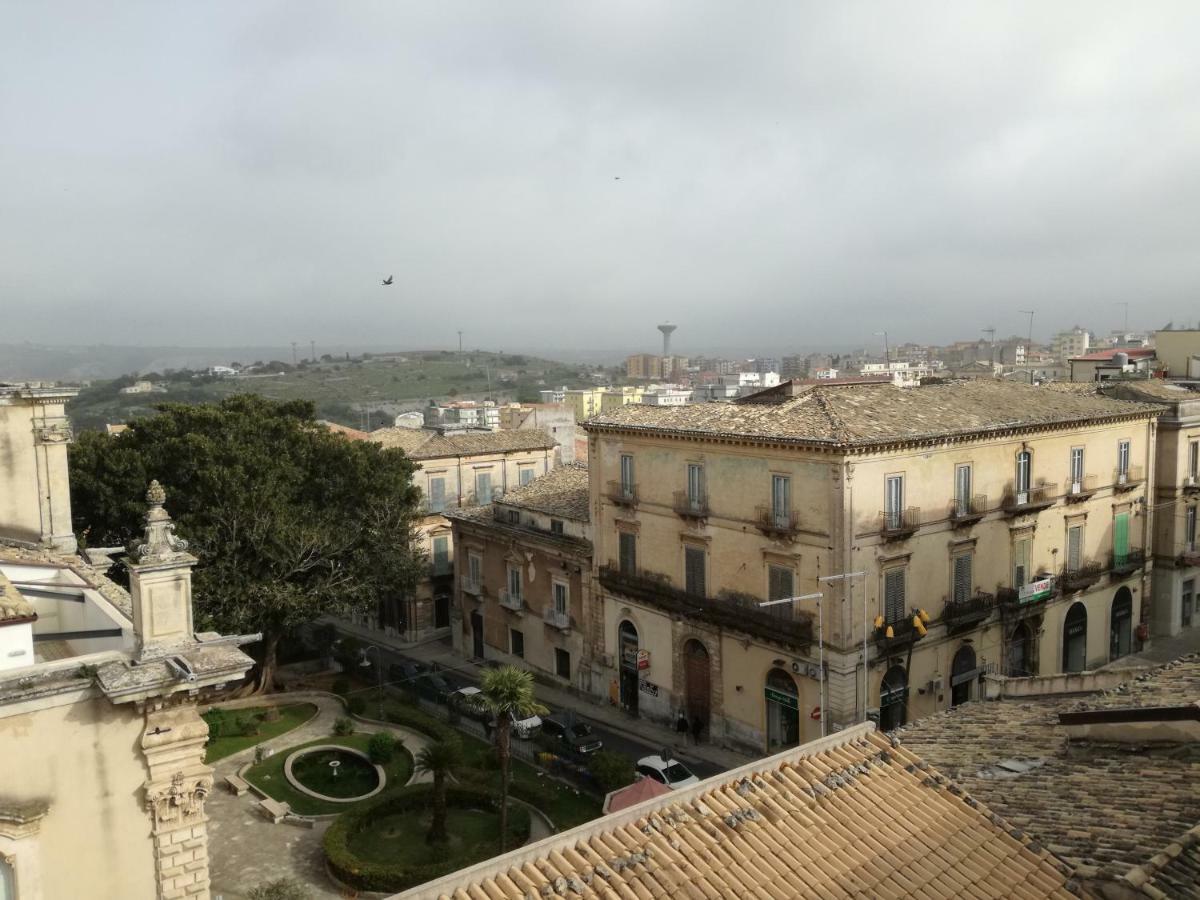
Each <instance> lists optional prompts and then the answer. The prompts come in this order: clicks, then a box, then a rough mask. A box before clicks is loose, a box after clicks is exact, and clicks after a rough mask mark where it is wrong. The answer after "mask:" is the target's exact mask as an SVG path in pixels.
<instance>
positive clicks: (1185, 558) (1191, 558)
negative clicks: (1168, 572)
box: [1175, 544, 1200, 566]
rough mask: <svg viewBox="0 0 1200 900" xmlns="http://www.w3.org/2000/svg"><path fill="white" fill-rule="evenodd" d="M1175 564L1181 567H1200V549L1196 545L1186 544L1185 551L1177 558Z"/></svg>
mask: <svg viewBox="0 0 1200 900" xmlns="http://www.w3.org/2000/svg"><path fill="white" fill-rule="evenodd" d="M1175 564H1176V565H1179V566H1200V547H1197V546H1196V545H1195V544H1184V545H1183V550H1181V551H1180V553H1179V555H1178V556H1177V557H1175Z"/></svg>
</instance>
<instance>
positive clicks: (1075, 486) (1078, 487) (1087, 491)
mask: <svg viewBox="0 0 1200 900" xmlns="http://www.w3.org/2000/svg"><path fill="white" fill-rule="evenodd" d="M1094 493H1096V476H1095V475H1084V476H1082V477H1080V478H1079V479H1074V478H1068V479H1067V480H1066V483H1065V484H1064V485H1063V499H1064V500H1066V501H1067V502H1068V503H1079V502H1080V501H1081V500H1086V499H1087V498H1088V497H1090V496H1092V494H1094Z"/></svg>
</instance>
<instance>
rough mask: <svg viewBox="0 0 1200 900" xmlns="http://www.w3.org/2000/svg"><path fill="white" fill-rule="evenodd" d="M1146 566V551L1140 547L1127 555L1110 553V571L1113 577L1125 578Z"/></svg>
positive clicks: (1129, 551) (1131, 550)
mask: <svg viewBox="0 0 1200 900" xmlns="http://www.w3.org/2000/svg"><path fill="white" fill-rule="evenodd" d="M1145 565H1146V551H1145V550H1142V549H1141V548H1140V547H1139V548H1136V549H1130V550H1128V551H1127V552H1125V553H1110V554H1109V555H1108V569H1109V571H1110V572H1112V573H1113V575H1115V576H1117V577H1119V578H1124V577H1125V576H1126V575H1130V574H1132V573H1133V572H1136V571H1137V570H1138V569H1140V568H1142V567H1143V566H1145Z"/></svg>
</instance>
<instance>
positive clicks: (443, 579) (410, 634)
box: [358, 428, 558, 642]
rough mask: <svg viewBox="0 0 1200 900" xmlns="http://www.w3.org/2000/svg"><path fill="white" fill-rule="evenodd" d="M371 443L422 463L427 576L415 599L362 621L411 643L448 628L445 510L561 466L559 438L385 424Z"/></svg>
mask: <svg viewBox="0 0 1200 900" xmlns="http://www.w3.org/2000/svg"><path fill="white" fill-rule="evenodd" d="M370 437H371V440H374V441H376V442H378V443H380V444H382V445H383V446H384V447H398V448H400V449H402V450H404V451H405V452H406V453H407V454H408V455H409V456H410V457H411V458H412V459H414V460H415V461H417V462H418V463H419V464H420V470H419V471H418V472H417V473H416V474H415V475H414V476H413V480H414V483H415V484H416V485H417V487H419V488H420V489H421V492H422V494H423V496H424V504H425V508H424V512H425V515H424V516H423V517H422V519H421V521H420V523H419V524H418V526H417V540H418V542H419V546H420V547H421V548H422V549H423V550H424V551H425V553H426V554H427V555H428V558H429V574H428V576H427V577H425V578H423V579H421V581H420V582H418V584H417V588H416V591H415V592H414V593H413V595H412V596H411V597H403V598H398V599H394V600H388V601H385V602H382V603H381V605H380V608H379V609H378V611H377V614H376V615H375V616H374V617H368V618H367V619H364V620H361V621H359V623H358V624H360V625H364V626H366V627H371V628H379V629H381V630H382V631H383V632H384V633H385V634H388V635H393V636H398V637H401V638H402V639H404V640H406V641H410V642H420V641H426V640H434V639H437V638H440V637H444V636H446V635H447V634H449V631H450V606H451V598H452V594H453V589H454V542H453V539H452V534H451V527H450V522H449V520H448V519H447V518H446V517H445V515H444V513H445V512H446V511H447V510H450V509H458V508H459V507H463V506H476V505H480V504H487V503H491V502H492V500H494V499H497V498H500V497H503V496H504V495H505V494H506V493H508V492H509V491H510V490H512V489H514V488H516V487H519V486H521V485H525V484H529V483H530V482H531V481H533V480H534V479H535V478H538V477H539V476H541V475H545V474H546V473H547V472H549V471H550V470H551V469H553V468H554V467H555V465H556V464H557V462H558V459H557V457H556V453H557V450H556V443H555V441H554V440H553V439H552V438H551V437H550V436H549V435H547V434H546V432H545V431H543V430H541V429H537V430H515V431H503V430H501V431H479V432H464V433H458V434H454V433H451V434H441V433H439V432H437V431H432V430H429V429H420V430H416V429H412V428H383V429H380V430H378V431H373V432H371V435H370Z"/></svg>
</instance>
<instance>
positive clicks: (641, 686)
mask: <svg viewBox="0 0 1200 900" xmlns="http://www.w3.org/2000/svg"><path fill="white" fill-rule="evenodd" d="M638 690H639V691H641V692H642V693H643V694H649V695H650V696H651V697H657V696H658V685H657V684H651V683H650V682H649V681H647V680H646V679H645V678H643V679H642V680H641V681H639V682H638Z"/></svg>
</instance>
